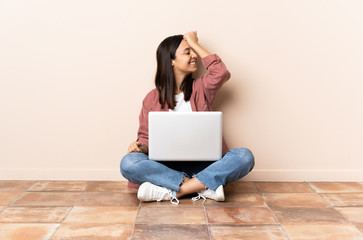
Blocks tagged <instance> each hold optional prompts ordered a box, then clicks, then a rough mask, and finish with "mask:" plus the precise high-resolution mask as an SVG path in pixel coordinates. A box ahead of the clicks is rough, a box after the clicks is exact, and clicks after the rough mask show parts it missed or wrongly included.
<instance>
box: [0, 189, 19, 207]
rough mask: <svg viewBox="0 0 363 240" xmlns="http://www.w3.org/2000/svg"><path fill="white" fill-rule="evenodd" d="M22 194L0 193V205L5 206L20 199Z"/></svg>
mask: <svg viewBox="0 0 363 240" xmlns="http://www.w3.org/2000/svg"><path fill="white" fill-rule="evenodd" d="M22 194H23V192H0V205H1V206H7V205H9V204H10V203H12V202H14V201H15V200H16V199H17V198H18V197H20V196H21V195H22Z"/></svg>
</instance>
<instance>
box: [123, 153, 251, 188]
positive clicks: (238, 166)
mask: <svg viewBox="0 0 363 240" xmlns="http://www.w3.org/2000/svg"><path fill="white" fill-rule="evenodd" d="M254 165H255V161H254V157H253V155H252V153H251V151H250V150H248V149H247V148H236V149H232V150H230V151H228V152H227V153H226V154H225V155H224V156H223V157H222V159H220V160H218V161H198V162H193V161H177V162H174V161H173V162H168V161H163V162H159V161H153V160H149V158H148V156H147V155H145V154H143V153H139V152H132V153H128V154H127V155H125V156H124V157H123V158H122V160H121V164H120V168H121V174H122V176H124V177H125V178H126V179H127V180H129V181H131V182H133V183H136V184H142V183H144V182H151V183H152V184H155V185H158V186H162V187H166V188H168V189H171V190H173V191H179V186H180V184H181V183H182V180H183V178H184V176H187V177H193V176H195V177H196V178H197V179H198V180H199V181H200V182H202V183H203V184H204V185H205V186H207V187H208V188H210V189H212V190H216V189H217V188H218V187H219V186H220V185H223V186H225V185H226V184H228V183H230V182H234V181H236V180H238V179H240V178H242V177H243V176H245V175H247V174H248V173H249V172H250V171H251V170H252V169H253V167H254Z"/></svg>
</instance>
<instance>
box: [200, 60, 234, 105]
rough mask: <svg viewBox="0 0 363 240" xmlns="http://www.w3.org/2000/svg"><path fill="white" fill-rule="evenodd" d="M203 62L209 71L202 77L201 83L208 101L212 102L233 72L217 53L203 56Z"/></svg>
mask: <svg viewBox="0 0 363 240" xmlns="http://www.w3.org/2000/svg"><path fill="white" fill-rule="evenodd" d="M202 63H203V65H204V67H205V68H206V69H207V71H208V72H207V73H206V74H204V75H203V76H202V77H201V84H202V87H203V88H204V95H205V97H206V99H207V101H208V103H209V104H212V101H213V99H214V97H215V95H216V93H217V91H218V89H220V88H221V87H222V85H223V84H224V83H225V82H226V81H228V79H230V77H231V74H230V72H229V71H228V69H227V67H226V65H224V63H223V62H222V60H221V58H220V57H219V56H218V55H217V54H211V55H208V56H207V57H204V58H202Z"/></svg>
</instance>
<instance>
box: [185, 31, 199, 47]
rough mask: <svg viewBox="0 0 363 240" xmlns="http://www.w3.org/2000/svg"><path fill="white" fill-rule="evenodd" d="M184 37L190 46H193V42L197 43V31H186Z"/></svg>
mask: <svg viewBox="0 0 363 240" xmlns="http://www.w3.org/2000/svg"><path fill="white" fill-rule="evenodd" d="M184 39H185V40H186V41H187V42H188V44H189V45H190V46H191V47H193V45H195V44H198V36H197V31H192V32H187V33H186V34H184Z"/></svg>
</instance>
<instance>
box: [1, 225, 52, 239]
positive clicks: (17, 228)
mask: <svg viewBox="0 0 363 240" xmlns="http://www.w3.org/2000/svg"><path fill="white" fill-rule="evenodd" d="M58 226H59V224H49V223H38V224H36V223H0V239H4V240H5V239H6V240H25V239H26V240H40V239H42V240H48V239H50V238H51V236H52V235H53V234H54V232H55V231H56V230H57V227H58Z"/></svg>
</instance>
